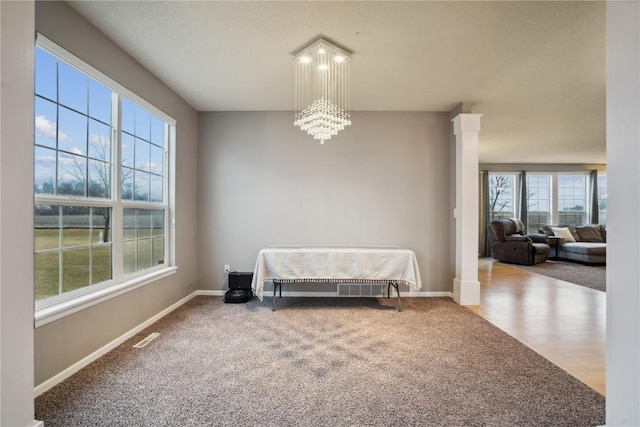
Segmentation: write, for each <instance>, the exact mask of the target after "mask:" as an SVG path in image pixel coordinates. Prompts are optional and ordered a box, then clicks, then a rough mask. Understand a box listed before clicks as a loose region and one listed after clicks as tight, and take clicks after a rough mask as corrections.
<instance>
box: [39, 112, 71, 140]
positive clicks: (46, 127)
mask: <svg viewBox="0 0 640 427" xmlns="http://www.w3.org/2000/svg"><path fill="white" fill-rule="evenodd" d="M36 136H44V137H46V138H53V139H55V137H56V124H55V123H53V122H52V121H51V120H49V119H47V118H46V117H45V116H36ZM58 137H59V138H60V140H61V141H65V140H67V139H68V137H67V135H65V134H64V132H60V134H59V135H58Z"/></svg>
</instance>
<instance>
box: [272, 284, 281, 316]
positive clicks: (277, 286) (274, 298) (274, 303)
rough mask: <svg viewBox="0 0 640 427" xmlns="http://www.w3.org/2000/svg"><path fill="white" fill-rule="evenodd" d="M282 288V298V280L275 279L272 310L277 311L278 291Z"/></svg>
mask: <svg viewBox="0 0 640 427" xmlns="http://www.w3.org/2000/svg"><path fill="white" fill-rule="evenodd" d="M278 288H280V298H282V282H281V281H279V280H274V281H273V300H272V302H271V311H276V291H277V290H278Z"/></svg>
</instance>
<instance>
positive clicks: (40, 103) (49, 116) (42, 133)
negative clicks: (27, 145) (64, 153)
mask: <svg viewBox="0 0 640 427" xmlns="http://www.w3.org/2000/svg"><path fill="white" fill-rule="evenodd" d="M34 108H35V116H36V117H35V128H34V130H35V132H34V133H35V143H36V144H37V145H44V146H45V147H51V148H56V136H57V132H56V126H57V125H56V122H57V120H58V113H57V107H56V104H54V103H53V102H50V101H47V100H45V99H42V98H40V97H39V96H36V99H35V105H34Z"/></svg>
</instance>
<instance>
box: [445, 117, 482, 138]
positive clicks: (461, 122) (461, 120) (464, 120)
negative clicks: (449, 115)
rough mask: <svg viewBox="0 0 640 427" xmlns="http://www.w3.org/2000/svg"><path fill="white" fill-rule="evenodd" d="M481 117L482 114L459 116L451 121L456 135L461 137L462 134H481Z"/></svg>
mask: <svg viewBox="0 0 640 427" xmlns="http://www.w3.org/2000/svg"><path fill="white" fill-rule="evenodd" d="M481 117H482V114H464V113H462V114H458V115H457V116H455V117H454V118H453V119H451V121H452V122H453V133H454V135H460V133H461V132H479V131H480V118H481Z"/></svg>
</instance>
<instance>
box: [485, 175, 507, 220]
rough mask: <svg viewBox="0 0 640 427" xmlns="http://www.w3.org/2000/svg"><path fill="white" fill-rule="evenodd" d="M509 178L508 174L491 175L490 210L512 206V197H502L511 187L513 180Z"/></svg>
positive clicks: (499, 209)
mask: <svg viewBox="0 0 640 427" xmlns="http://www.w3.org/2000/svg"><path fill="white" fill-rule="evenodd" d="M509 178H510V177H508V176H506V175H493V176H490V177H489V212H495V211H501V210H503V209H505V208H511V198H510V197H509V198H502V197H500V195H501V194H502V193H504V192H505V191H507V190H508V189H510V188H511V180H510V179H509Z"/></svg>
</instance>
